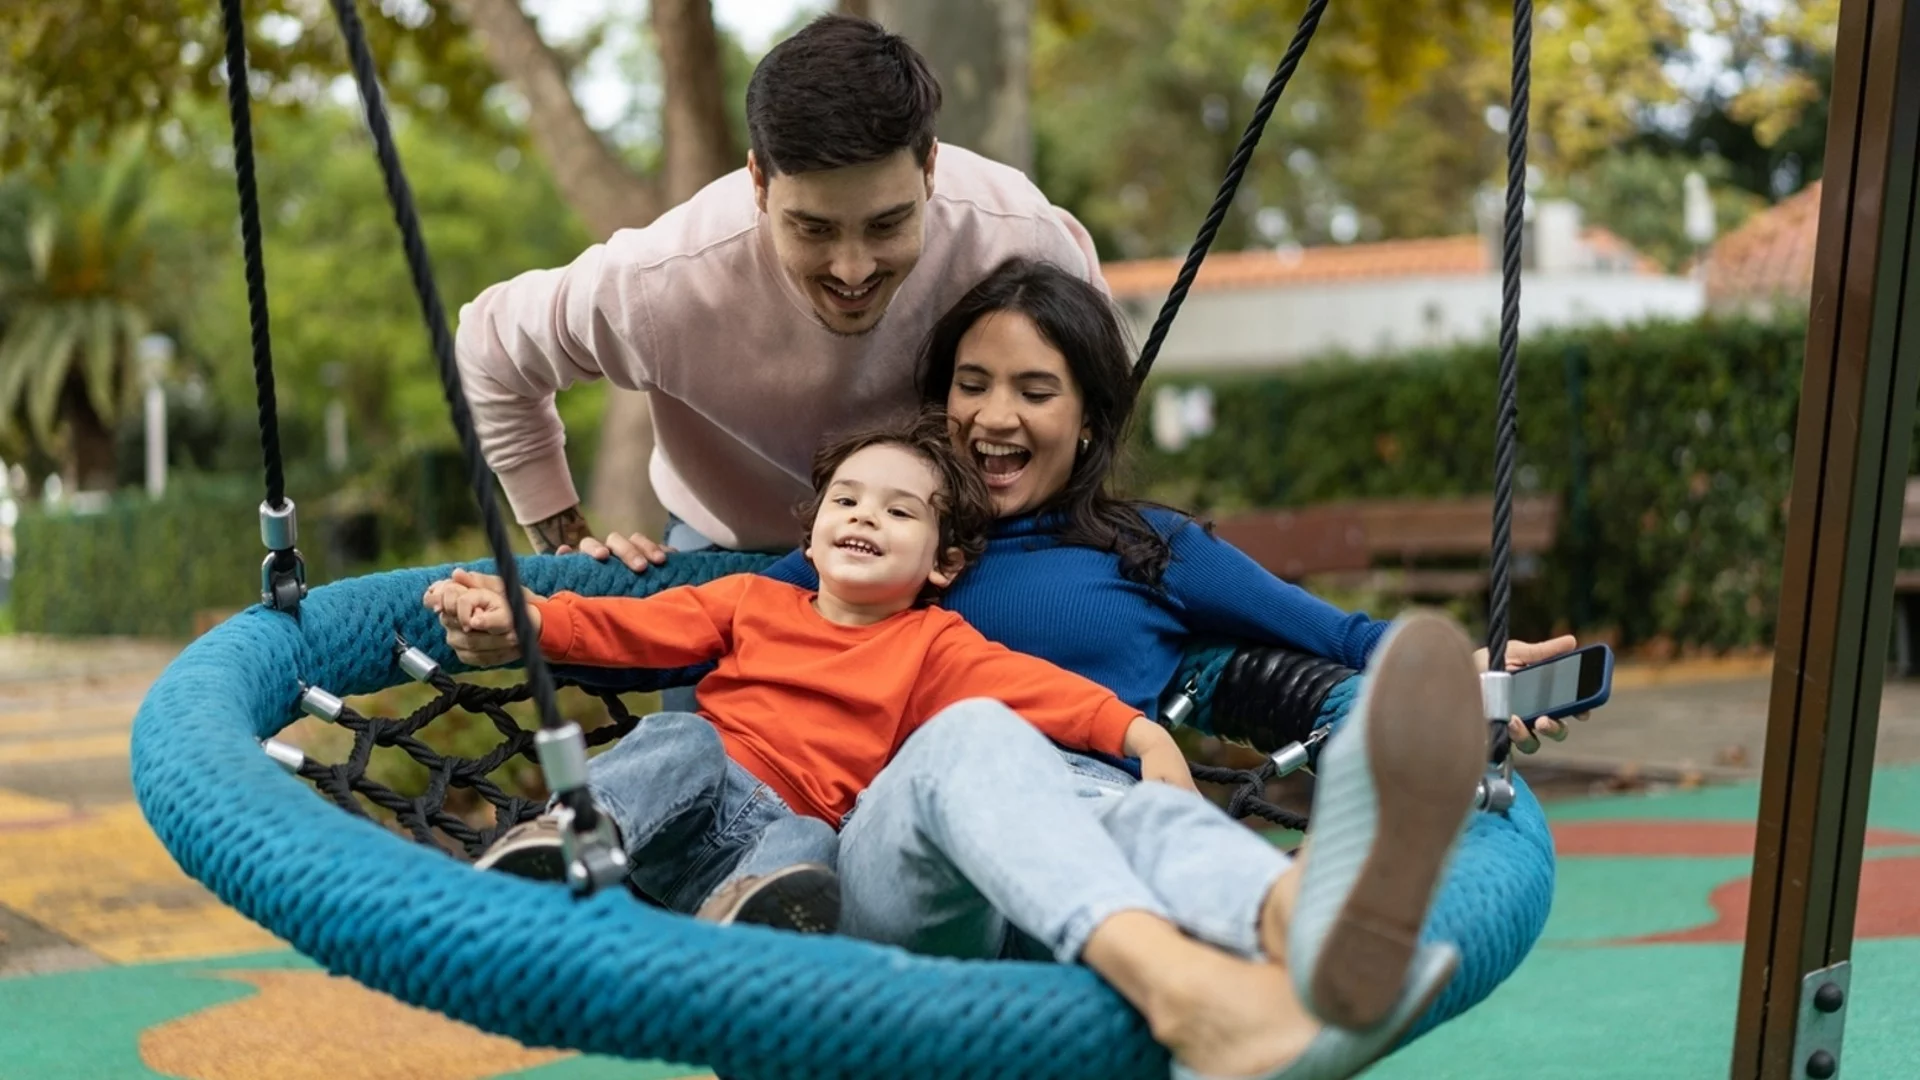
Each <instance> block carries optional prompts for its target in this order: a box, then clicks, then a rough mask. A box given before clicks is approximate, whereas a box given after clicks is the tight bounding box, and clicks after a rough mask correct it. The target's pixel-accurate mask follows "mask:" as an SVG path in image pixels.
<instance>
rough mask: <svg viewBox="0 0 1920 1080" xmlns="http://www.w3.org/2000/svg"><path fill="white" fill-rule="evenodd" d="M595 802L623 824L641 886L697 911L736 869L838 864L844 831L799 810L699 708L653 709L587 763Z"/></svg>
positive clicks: (659, 897) (684, 908) (635, 879)
mask: <svg viewBox="0 0 1920 1080" xmlns="http://www.w3.org/2000/svg"><path fill="white" fill-rule="evenodd" d="M587 777H588V779H587V787H588V789H589V790H590V791H592V793H593V800H594V802H595V804H597V805H598V806H599V807H600V809H601V810H603V811H605V812H606V813H607V815H608V816H610V817H611V818H612V819H613V822H614V824H615V825H616V826H618V828H619V830H620V839H621V842H622V844H623V846H624V847H625V848H626V850H627V856H628V858H629V859H630V860H631V861H632V864H633V867H634V870H633V874H632V879H633V883H634V885H636V886H637V887H639V889H640V890H641V891H642V892H644V893H646V894H647V895H648V896H651V897H653V898H654V899H655V900H657V901H659V902H660V903H661V904H663V905H665V906H666V907H668V908H671V909H673V910H675V911H680V912H686V913H692V912H694V911H696V910H698V909H699V907H700V905H701V903H702V902H704V901H705V900H706V898H707V897H708V896H709V895H711V894H712V893H713V891H714V889H716V888H718V887H719V886H720V885H721V884H722V883H723V882H725V881H727V880H728V879H729V878H732V877H735V876H744V875H748V874H765V873H770V872H772V871H774V870H778V869H780V868H781V867H785V866H791V865H793V864H795V863H803V862H818V863H825V864H826V865H827V866H832V865H834V861H835V856H836V852H837V848H838V846H839V837H838V835H837V834H835V832H834V830H833V828H832V826H830V825H828V824H827V823H826V822H824V821H821V820H820V819H818V818H813V817H807V816H804V815H801V814H796V813H794V812H793V810H792V809H791V808H789V807H788V806H787V804H786V802H785V801H784V800H782V799H781V798H780V796H778V795H776V794H774V792H773V789H772V788H769V787H768V786H767V785H765V784H763V783H761V782H760V779H759V778H758V777H756V776H754V775H753V774H752V773H750V772H748V771H747V770H746V769H744V768H742V767H741V766H740V765H739V764H737V763H736V762H734V761H733V759H731V758H729V757H727V753H726V749H725V747H724V746H722V744H721V742H720V733H719V732H717V731H715V730H714V729H713V725H712V724H710V723H708V722H707V721H706V720H705V719H703V718H701V717H700V716H697V715H695V714H693V713H677V712H663V713H654V714H653V715H651V716H648V717H646V718H645V719H643V720H641V721H640V724H639V726H638V727H636V728H634V729H633V731H631V732H629V733H628V734H627V736H626V737H625V738H623V739H621V740H620V741H619V742H618V743H616V744H614V746H613V748H612V749H610V750H608V751H607V752H606V753H603V754H601V755H600V756H598V757H596V758H594V759H592V761H590V762H589V763H588V766H587Z"/></svg>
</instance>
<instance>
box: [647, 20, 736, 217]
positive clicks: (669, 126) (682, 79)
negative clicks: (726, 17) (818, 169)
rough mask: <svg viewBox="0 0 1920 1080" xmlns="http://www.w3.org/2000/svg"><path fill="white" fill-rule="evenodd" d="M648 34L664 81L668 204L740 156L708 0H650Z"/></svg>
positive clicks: (729, 167) (716, 176)
mask: <svg viewBox="0 0 1920 1080" xmlns="http://www.w3.org/2000/svg"><path fill="white" fill-rule="evenodd" d="M652 13H653V38H654V40H655V41H657V42H659V45H660V72H661V76H662V80H663V81H664V83H665V84H666V96H665V100H664V101H663V102H662V104H661V114H662V116H661V130H662V132H663V134H664V135H665V138H666V166H667V167H666V176H665V180H666V191H665V194H666V204H667V205H668V206H673V205H676V204H678V203H681V202H685V201H686V200H687V199H690V198H692V197H693V195H694V193H695V192H697V191H699V190H700V189H701V188H703V187H705V186H707V185H708V184H710V183H712V182H713V181H715V180H717V179H719V178H720V177H722V176H725V175H726V174H727V173H729V172H731V171H733V170H734V169H737V168H739V167H740V166H741V165H742V164H743V163H744V161H745V155H743V154H741V153H740V152H739V150H737V149H736V148H735V146H734V141H733V131H732V130H731V127H730V126H729V124H728V123H727V103H726V92H727V89H726V80H725V77H724V75H723V73H722V72H721V70H720V39H719V35H717V34H716V33H714V29H713V4H712V3H711V0H653V4H652Z"/></svg>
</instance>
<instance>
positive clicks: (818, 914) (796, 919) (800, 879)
mask: <svg viewBox="0 0 1920 1080" xmlns="http://www.w3.org/2000/svg"><path fill="white" fill-rule="evenodd" d="M724 921H726V922H734V923H752V924H753V925H756V926H770V927H773V928H774V929H777V930H792V931H794V932H795V933H800V934H831V933H833V932H834V931H835V930H837V929H839V926H840V879H839V878H838V877H836V876H835V875H833V874H831V873H820V872H813V871H800V872H796V873H792V874H786V875H782V876H780V877H777V878H775V879H773V880H772V881H769V882H767V884H766V886H765V887H764V888H761V889H759V890H757V891H756V892H754V894H753V895H751V896H749V897H747V898H746V900H745V901H744V902H742V903H741V905H740V906H739V907H737V908H735V909H734V910H733V913H732V915H731V917H729V918H727V919H726V920H724Z"/></svg>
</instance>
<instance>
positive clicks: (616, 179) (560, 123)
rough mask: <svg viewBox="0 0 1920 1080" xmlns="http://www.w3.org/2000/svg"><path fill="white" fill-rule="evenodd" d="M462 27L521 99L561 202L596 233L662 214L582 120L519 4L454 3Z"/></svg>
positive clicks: (560, 71) (655, 197) (655, 196)
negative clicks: (476, 39)
mask: <svg viewBox="0 0 1920 1080" xmlns="http://www.w3.org/2000/svg"><path fill="white" fill-rule="evenodd" d="M458 3H459V6H460V11H461V13H462V14H464V15H465V16H466V19H467V24H468V25H469V26H472V27H473V29H474V31H475V32H476V33H477V34H478V35H479V38H480V41H481V44H482V45H483V46H484V47H485V49H486V51H487V60H488V62H489V63H491V64H492V65H493V69H494V70H495V71H496V72H498V73H499V74H500V76H501V77H502V78H504V79H506V80H507V81H508V82H511V83H512V84H513V85H514V87H515V88H516V89H518V90H519V91H520V95H521V96H522V97H523V98H525V99H526V101H527V107H528V109H529V110H530V112H531V116H530V117H529V119H528V124H527V127H528V131H529V132H530V133H531V134H532V136H533V143H534V146H536V147H537V148H538V149H539V151H540V154H541V156H543V157H545V158H546V159H547V167H548V168H549V169H550V170H552V172H553V182H554V184H555V186H557V187H558V188H559V190H560V197H561V198H563V199H565V200H566V201H567V205H568V206H571V207H572V208H573V210H574V212H575V213H577V214H579V215H580V218H581V220H582V221H584V222H585V223H586V226H587V228H588V229H589V230H590V231H591V232H592V233H593V234H594V236H596V237H599V238H601V239H605V238H606V237H609V236H612V235H613V234H614V232H615V231H616V230H619V229H623V228H627V227H629V226H634V225H645V224H646V223H647V222H649V221H652V220H653V219H654V218H656V217H658V216H659V214H660V210H661V202H660V192H659V190H658V188H657V187H656V186H655V185H654V184H652V183H650V182H648V180H646V179H645V178H644V177H641V176H637V175H635V174H634V172H633V170H631V169H629V168H627V165H626V163H625V162H624V161H622V160H620V156H619V155H618V154H615V153H614V152H613V150H612V149H611V148H610V147H608V146H607V144H606V142H605V141H604V140H602V139H601V138H600V135H599V133H597V132H595V131H594V130H593V128H592V126H590V125H589V124H588V123H587V117H586V114H585V113H584V112H582V111H581V109H580V104H579V103H578V102H576V101H574V100H573V90H572V88H570V87H569V86H568V85H567V70H566V65H565V64H563V63H561V62H560V58H559V57H558V56H557V55H555V54H554V51H553V49H552V48H551V47H549V46H548V45H547V43H546V42H545V41H542V40H541V39H540V31H539V29H538V28H537V27H535V26H534V23H533V20H532V19H529V18H528V17H527V15H526V13H525V12H524V11H521V10H520V4H519V3H518V0H458Z"/></svg>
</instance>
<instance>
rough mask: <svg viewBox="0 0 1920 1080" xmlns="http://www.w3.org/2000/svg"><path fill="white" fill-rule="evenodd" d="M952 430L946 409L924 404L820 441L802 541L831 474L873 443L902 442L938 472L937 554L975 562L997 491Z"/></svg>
mask: <svg viewBox="0 0 1920 1080" xmlns="http://www.w3.org/2000/svg"><path fill="white" fill-rule="evenodd" d="M951 431H952V429H951V428H950V427H949V426H948V424H947V414H946V411H945V410H944V409H922V410H920V411H919V412H917V413H910V414H908V415H907V416H905V417H903V418H901V419H899V420H895V421H892V422H890V423H884V424H877V425H875V426H873V427H870V428H863V429H861V430H859V431H856V432H854V433H853V434H851V435H846V436H843V437H841V438H837V439H834V440H832V441H830V442H828V443H827V444H826V445H824V446H822V447H821V448H820V450H819V452H818V453H816V454H814V455H813V494H812V495H811V496H809V497H808V498H807V500H806V502H804V503H802V504H801V505H800V510H799V514H800V546H801V547H802V548H804V547H806V546H807V545H808V544H810V543H811V542H812V540H813V522H814V519H815V518H816V517H818V516H819V515H820V502H821V500H822V499H824V498H826V495H827V486H828V485H830V484H832V483H833V474H834V473H835V472H837V471H839V468H840V466H841V465H842V464H844V463H845V462H846V460H847V459H848V458H850V457H852V456H853V455H855V454H857V453H859V452H860V451H862V450H865V449H866V448H867V447H869V446H898V447H900V448H901V449H902V450H905V451H907V452H908V453H911V454H914V455H917V456H918V457H919V458H920V459H921V460H923V461H925V462H926V463H927V464H929V465H931V466H933V471H934V475H936V476H938V477H939V478H940V486H939V488H938V489H937V490H936V491H934V493H933V512H934V513H936V514H938V515H940V548H939V552H938V553H937V554H936V555H935V558H936V559H938V560H945V559H946V557H947V552H948V551H950V550H952V549H954V548H959V549H960V555H961V558H962V559H963V560H964V561H963V562H962V563H961V567H960V568H962V569H964V568H965V567H967V566H971V565H972V564H973V561H974V560H975V559H977V558H979V557H980V554H981V552H984V551H986V550H987V530H988V529H989V528H991V527H992V525H993V496H992V495H991V494H989V493H988V491H987V481H986V479H985V478H984V477H982V476H981V475H980V468H979V466H977V465H975V464H974V463H973V459H972V458H969V457H965V456H963V455H962V454H961V453H960V452H959V451H957V450H955V449H954V448H953V436H952V434H951ZM942 568H943V569H944V568H945V567H944V566H943V567H942ZM939 595H940V590H939V589H936V588H934V587H933V586H932V585H931V584H929V585H928V586H927V587H926V588H925V589H923V590H922V591H921V593H920V596H919V597H918V598H917V601H916V602H917V603H923V604H924V603H927V602H929V601H931V600H933V599H934V598H936V597H938V596H939Z"/></svg>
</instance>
